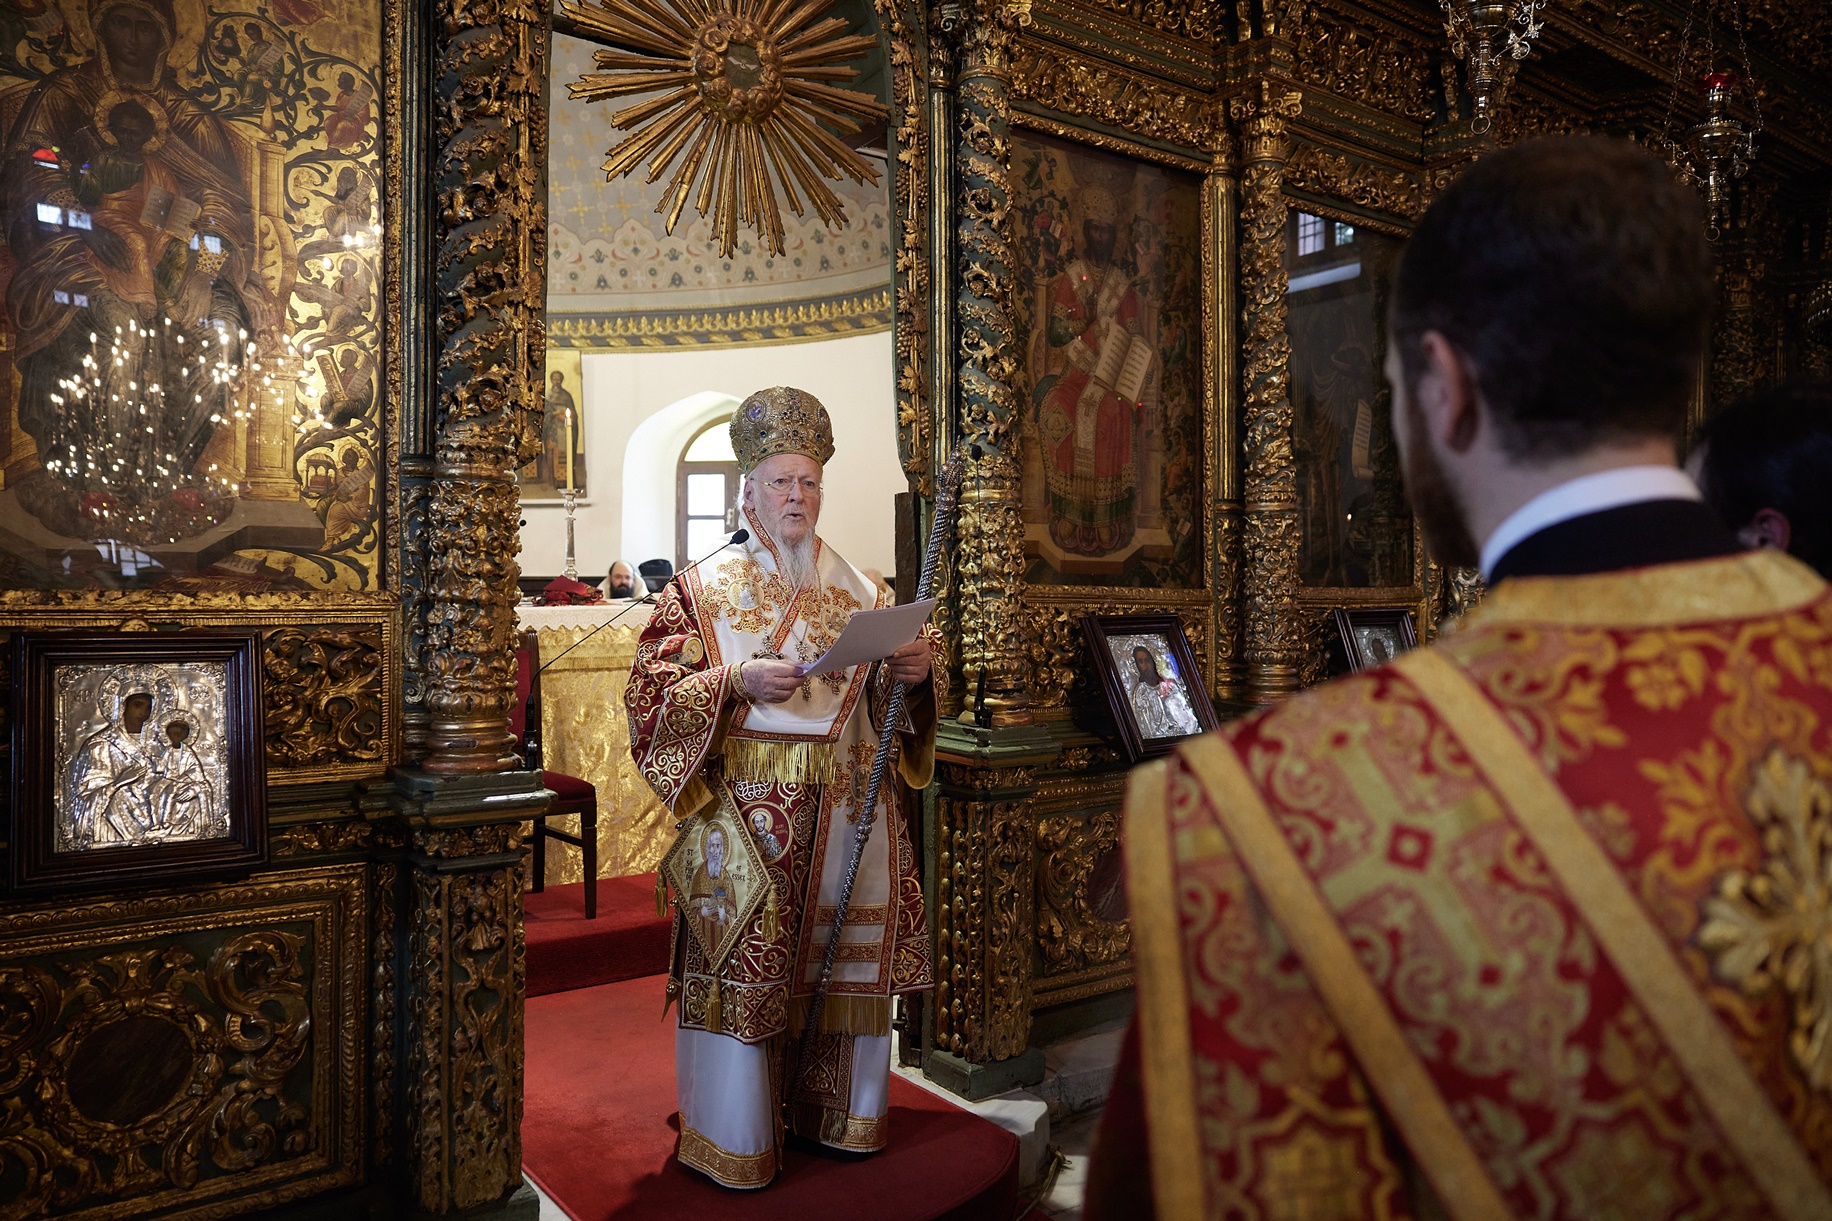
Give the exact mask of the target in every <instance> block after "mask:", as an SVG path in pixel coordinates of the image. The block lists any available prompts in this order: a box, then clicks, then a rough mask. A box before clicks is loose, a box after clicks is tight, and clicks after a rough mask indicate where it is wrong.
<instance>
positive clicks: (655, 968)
mask: <svg viewBox="0 0 1832 1221" xmlns="http://www.w3.org/2000/svg"><path fill="white" fill-rule="evenodd" d="M522 908H523V911H524V912H525V913H526V916H525V918H526V922H527V929H528V942H527V949H528V959H527V961H528V995H529V996H544V995H546V994H547V993H549V992H565V991H568V990H570V989H573V988H590V987H594V986H595V985H598V984H609V983H615V982H616V981H618V980H620V979H635V978H637V977H638V976H642V975H655V974H658V973H665V972H666V971H667V970H668V928H669V922H668V920H666V919H659V920H658V919H656V916H655V875H654V874H652V873H639V874H634V875H632V876H630V877H627V878H599V879H598V918H597V919H596V920H587V919H586V918H585V884H584V883H583V882H574V883H573V884H572V885H570V886H549V887H548V888H547V889H546V890H544V891H542V892H541V893H540V894H535V893H534V892H533V891H529V892H528V893H527V894H525V895H523V896H522Z"/></svg>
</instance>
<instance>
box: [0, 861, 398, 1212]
mask: <svg viewBox="0 0 1832 1221" xmlns="http://www.w3.org/2000/svg"><path fill="white" fill-rule="evenodd" d="M366 877H367V867H366V866H364V865H360V864H359V865H345V866H340V867H336V868H330V869H324V870H318V871H312V872H303V871H302V872H293V873H280V874H272V875H268V876H265V877H262V878H260V879H259V880H258V881H254V882H249V883H245V884H241V885H235V886H225V887H217V888H212V889H208V890H197V891H190V892H174V893H163V894H151V895H143V896H138V897H135V898H130V899H116V900H105V901H98V902H94V903H87V904H83V905H80V906H70V905H64V906H58V907H34V908H26V909H22V910H15V911H12V912H9V913H8V914H6V915H5V916H4V917H0V1095H3V1096H4V1097H5V1098H6V1099H7V1103H6V1119H5V1121H4V1122H3V1123H0V1185H4V1189H3V1190H0V1218H9V1219H10V1218H24V1217H34V1216H41V1215H44V1214H46V1213H55V1214H57V1215H58V1216H65V1217H79V1218H104V1217H106V1218H131V1217H139V1216H148V1215H151V1214H153V1213H155V1212H157V1213H159V1215H161V1216H172V1217H210V1216H220V1215H224V1214H226V1213H229V1212H240V1211H246V1210H248V1209H251V1208H258V1207H268V1206H272V1205H275V1204H280V1203H283V1202H285V1201H288V1200H294V1199H298V1198H300V1197H303V1196H307V1195H310V1194H313V1193H315V1192H319V1191H323V1190H326V1189H329V1188H332V1187H336V1186H340V1185H346V1184H353V1183H357V1182H359V1181H360V1180H361V1178H362V1173H363V1150H364V1101H365V1100H364V1097H363V1088H362V1084H363V1067H362V1051H363V1033H364V1028H365V1026H366V1021H365V1012H366V1009H367V1005H366V1001H365V996H364V987H365V982H366V979H367V967H368V944H367V943H368V939H369V922H368V893H367V887H366ZM167 1210H175V1211H169V1212H168V1211H167Z"/></svg>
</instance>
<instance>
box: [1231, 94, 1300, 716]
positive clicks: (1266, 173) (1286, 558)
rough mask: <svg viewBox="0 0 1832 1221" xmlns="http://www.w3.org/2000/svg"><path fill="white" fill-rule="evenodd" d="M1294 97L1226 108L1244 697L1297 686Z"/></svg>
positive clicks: (1250, 98) (1251, 97)
mask: <svg viewBox="0 0 1832 1221" xmlns="http://www.w3.org/2000/svg"><path fill="white" fill-rule="evenodd" d="M1301 105H1302V95H1300V94H1299V93H1298V92H1297V91H1295V90H1288V89H1286V88H1284V87H1283V86H1280V85H1275V84H1273V83H1272V82H1270V81H1261V82H1259V86H1258V88H1257V89H1256V90H1253V91H1252V92H1250V93H1247V94H1245V95H1242V96H1237V97H1234V98H1232V99H1230V100H1229V104H1228V113H1229V116H1230V117H1231V118H1232V119H1233V120H1234V122H1235V124H1236V126H1237V127H1238V129H1239V132H1240V147H1241V159H1242V170H1241V184H1240V218H1241V224H1240V228H1241V240H1240V286H1241V305H1242V310H1243V316H1244V317H1245V319H1246V332H1245V334H1244V336H1243V337H1242V367H1241V391H1242V396H1243V406H1242V428H1241V432H1242V451H1243V453H1242V458H1243V463H1242V465H1243V473H1244V481H1243V482H1244V489H1243V490H1244V497H1243V499H1244V502H1245V504H1244V508H1245V521H1244V523H1243V526H1244V529H1243V538H1242V553H1243V556H1244V560H1245V563H1244V571H1243V582H1242V585H1243V591H1244V593H1245V597H1246V607H1245V612H1246V613H1245V620H1246V625H1245V626H1246V630H1245V646H1246V647H1245V654H1246V663H1247V689H1248V694H1249V696H1250V697H1251V698H1253V699H1258V700H1265V699H1274V698H1277V697H1278V696H1281V695H1285V694H1288V693H1289V692H1291V691H1293V690H1295V689H1296V687H1297V682H1298V674H1297V664H1298V652H1299V641H1298V639H1297V622H1296V618H1297V617H1296V615H1295V613H1294V612H1295V609H1296V607H1295V597H1296V593H1297V589H1298V585H1299V579H1298V547H1299V522H1298V513H1297V483H1296V480H1297V469H1296V463H1295V460H1294V458H1293V455H1292V445H1291V418H1292V417H1291V385H1290V381H1291V340H1290V339H1289V337H1288V336H1287V335H1286V333H1285V293H1286V289H1287V287H1288V281H1287V278H1286V275H1285V220H1286V210H1287V209H1286V203H1285V196H1284V171H1285V159H1286V157H1287V156H1288V155H1289V154H1290V150H1291V141H1290V137H1289V135H1288V134H1287V132H1288V129H1289V126H1290V124H1291V123H1292V122H1293V121H1294V120H1295V119H1296V118H1297V117H1298V113H1299V110H1300V107H1301Z"/></svg>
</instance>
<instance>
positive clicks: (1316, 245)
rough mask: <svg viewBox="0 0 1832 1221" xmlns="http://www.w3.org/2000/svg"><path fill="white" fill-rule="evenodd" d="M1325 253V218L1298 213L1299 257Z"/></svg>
mask: <svg viewBox="0 0 1832 1221" xmlns="http://www.w3.org/2000/svg"><path fill="white" fill-rule="evenodd" d="M1321 253H1323V218H1322V217H1321V216H1312V215H1311V214H1310V213H1308V212H1300V213H1298V257H1299V258H1303V257H1304V256H1305V255H1307V254H1321Z"/></svg>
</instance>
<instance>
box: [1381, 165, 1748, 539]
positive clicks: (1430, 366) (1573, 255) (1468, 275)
mask: <svg viewBox="0 0 1832 1221" xmlns="http://www.w3.org/2000/svg"><path fill="white" fill-rule="evenodd" d="M1714 295H1715V289H1714V284H1713V277H1712V260H1711V251H1710V246H1709V244H1708V243H1707V242H1706V240H1705V226H1704V212H1703V207H1702V205H1701V203H1700V200H1699V197H1698V194H1697V192H1696V191H1694V190H1692V189H1691V188H1689V187H1687V186H1685V185H1684V184H1682V183H1680V182H1679V181H1678V180H1677V179H1675V178H1674V176H1673V174H1672V171H1671V170H1670V169H1669V168H1668V167H1667V166H1666V164H1665V163H1664V162H1662V161H1661V160H1660V159H1659V158H1657V157H1655V156H1654V155H1653V154H1652V153H1649V152H1648V151H1646V150H1645V149H1642V148H1639V147H1637V146H1636V145H1634V144H1631V143H1629V142H1628V141H1625V140H1614V139H1606V138H1602V137H1594V136H1582V137H1573V136H1561V137H1548V138H1544V139H1537V140H1529V141H1525V142H1523V143H1520V144H1515V145H1511V146H1509V147H1507V148H1503V149H1499V150H1497V151H1495V152H1492V153H1489V154H1487V155H1486V156H1484V157H1483V158H1482V159H1481V160H1479V161H1477V162H1476V163H1475V164H1474V165H1472V166H1471V167H1470V168H1469V169H1468V170H1466V171H1464V173H1463V174H1462V175H1461V176H1459V177H1458V178H1457V179H1456V180H1455V181H1454V182H1452V183H1451V184H1450V186H1449V187H1448V188H1446V189H1445V191H1444V193H1443V194H1442V195H1440V196H1439V197H1438V199H1437V200H1436V201H1435V202H1433V204H1432V205H1431V207H1430V208H1429V209H1428V210H1427V211H1426V213H1425V215H1424V217H1423V218H1422V219H1421V220H1420V222H1419V225H1418V228H1417V230H1416V231H1415V232H1414V234H1413V236H1412V238H1411V239H1410V241H1409V242H1408V243H1407V245H1406V248H1405V251H1404V252H1403V254H1402V255H1401V258H1400V261H1399V264H1398V268H1397V271H1396V273H1395V277H1394V285H1393V296H1392V309H1391V316H1390V335H1391V344H1392V346H1393V349H1394V352H1395V354H1396V356H1397V368H1398V370H1399V372H1400V374H1401V376H1402V379H1403V385H1396V387H1395V391H1396V392H1395V406H1396V411H1395V414H1396V417H1400V416H1404V418H1403V419H1396V429H1397V430H1398V432H1399V439H1400V441H1401V445H1402V453H1404V451H1405V450H1406V449H1408V448H1411V449H1414V450H1416V449H1418V448H1419V446H1418V445H1417V444H1413V445H1411V446H1408V444H1407V442H1408V441H1411V440H1414V439H1415V438H1417V436H1418V434H1419V433H1420V432H1421V431H1425V429H1424V421H1423V419H1422V418H1421V417H1420V416H1419V414H1418V412H1419V400H1420V384H1421V379H1424V378H1426V377H1428V376H1431V377H1436V378H1438V379H1440V382H1448V383H1451V384H1453V388H1454V392H1455V393H1456V394H1461V395H1463V396H1464V397H1466V398H1468V399H1470V400H1472V401H1476V400H1479V401H1480V402H1481V403H1482V404H1483V406H1484V407H1485V408H1486V410H1483V411H1481V412H1479V413H1476V412H1474V411H1473V409H1471V414H1470V419H1469V420H1457V419H1452V420H1451V422H1450V423H1449V424H1443V423H1442V421H1434V423H1433V426H1434V427H1437V426H1440V425H1441V426H1442V427H1443V428H1444V429H1445V430H1446V431H1445V432H1444V434H1443V435H1444V437H1446V438H1448V450H1449V451H1454V452H1442V451H1443V449H1444V447H1443V446H1441V445H1440V446H1438V447H1437V448H1436V449H1434V451H1433V452H1430V453H1427V454H1425V455H1423V458H1422V459H1421V458H1419V457H1416V456H1414V455H1407V463H1406V465H1407V483H1408V488H1409V490H1410V492H1411V494H1412V496H1413V498H1414V501H1415V508H1417V509H1418V510H1419V513H1420V517H1421V519H1422V521H1423V523H1424V524H1425V526H1426V530H1427V534H1428V537H1429V536H1432V535H1434V534H1442V533H1444V531H1443V530H1441V529H1439V530H1434V529H1433V526H1434V524H1435V525H1437V526H1440V527H1441V526H1442V525H1443V524H1444V523H1443V522H1442V521H1439V522H1437V523H1434V522H1433V521H1432V520H1431V519H1432V516H1433V514H1432V512H1431V511H1430V510H1431V509H1432V507H1433V506H1432V505H1430V504H1429V503H1426V504H1420V503H1418V502H1419V501H1420V499H1421V495H1423V497H1424V499H1426V500H1427V501H1429V499H1430V498H1431V495H1432V494H1433V493H1434V492H1435V493H1437V494H1438V496H1439V497H1440V500H1441V501H1442V500H1444V499H1445V498H1446V494H1445V491H1444V489H1445V487H1446V486H1450V487H1451V491H1452V493H1456V494H1452V495H1449V496H1448V501H1449V503H1448V504H1445V503H1440V504H1439V505H1438V506H1437V508H1438V509H1439V510H1440V512H1439V514H1438V516H1439V517H1440V518H1441V517H1443V516H1444V513H1445V512H1449V513H1450V516H1451V517H1452V518H1453V520H1454V519H1457V518H1462V519H1464V520H1465V521H1467V520H1468V518H1469V517H1470V516H1471V515H1470V514H1467V513H1464V512H1462V510H1463V509H1465V508H1467V507H1468V505H1467V502H1468V501H1469V500H1470V499H1471V498H1473V497H1480V496H1483V495H1499V494H1502V493H1499V492H1493V493H1491V492H1490V491H1489V488H1488V486H1487V485H1485V483H1484V482H1483V480H1482V479H1481V477H1480V472H1475V471H1473V470H1470V471H1464V472H1462V473H1461V481H1462V482H1463V483H1466V484H1468V485H1469V486H1467V487H1460V486H1456V485H1458V482H1459V476H1458V473H1457V472H1453V473H1452V475H1451V477H1450V478H1449V479H1446V478H1445V477H1444V474H1443V472H1442V470H1439V469H1437V468H1435V467H1434V466H1433V464H1434V463H1436V462H1438V461H1440V460H1443V459H1448V460H1450V461H1453V462H1454V461H1456V460H1457V459H1458V458H1459V457H1460V456H1461V455H1462V454H1463V452H1464V451H1463V450H1462V449H1460V448H1459V444H1460V442H1459V440H1458V435H1459V434H1458V433H1457V431H1456V429H1457V427H1461V428H1463V429H1465V431H1470V430H1478V431H1479V430H1480V429H1482V428H1488V429H1492V435H1491V436H1489V437H1487V438H1486V439H1485V440H1484V442H1483V444H1485V445H1487V446H1488V447H1490V449H1491V450H1492V451H1493V456H1492V457H1491V458H1490V459H1488V460H1489V461H1490V462H1492V463H1494V464H1497V465H1498V466H1501V467H1512V468H1516V469H1522V470H1525V469H1531V468H1537V467H1548V468H1550V467H1556V466H1559V465H1560V464H1566V465H1569V463H1570V460H1572V459H1574V458H1580V457H1582V456H1583V455H1585V454H1586V453H1587V452H1589V451H1592V450H1595V449H1599V448H1607V447H1610V446H1620V445H1623V444H1624V443H1635V442H1645V441H1647V440H1648V439H1650V438H1659V439H1663V440H1665V441H1668V442H1670V443H1672V444H1674V445H1675V446H1676V445H1677V440H1678V437H1679V435H1680V432H1681V429H1682V427H1683V424H1684V421H1685V415H1686V409H1687V405H1688V403H1689V401H1690V399H1691V396H1692V391H1693V386H1694V383H1695V381H1696V379H1697V377H1698V372H1699V367H1700V364H1701V361H1702V358H1703V353H1704V345H1705V341H1706V335H1707V330H1708V327H1709V324H1710V318H1711V309H1712V303H1713V298H1714ZM1393 367H1394V366H1393V365H1390V366H1389V368H1390V369H1392V368H1393ZM1427 392H1428V393H1439V391H1438V390H1437V389H1436V388H1428V391H1427ZM1478 416H1479V418H1480V423H1479V424H1478V423H1476V422H1474V421H1475V420H1476V419H1477V417H1478ZM1408 424H1412V425H1413V427H1411V428H1408V427H1407V425H1408ZM1408 434H1410V435H1408ZM1472 436H1473V432H1472ZM1469 444H1472V445H1473V444H1474V442H1473V441H1471V442H1469ZM1421 461H1423V462H1424V466H1425V469H1420V462H1421ZM1434 481H1435V485H1436V486H1431V485H1433V484H1434ZM1420 485H1426V486H1423V487H1421V486H1420ZM1479 541H1480V540H1472V539H1471V538H1469V537H1468V536H1467V532H1465V534H1464V536H1463V537H1461V538H1452V539H1444V538H1434V539H1433V547H1434V551H1436V552H1438V558H1439V559H1440V560H1442V561H1444V562H1446V563H1449V564H1452V565H1466V564H1473V563H1474V562H1475V557H1474V555H1473V554H1469V552H1471V551H1473V549H1474V546H1475V543H1476V542H1479ZM1446 552H1448V554H1446Z"/></svg>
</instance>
